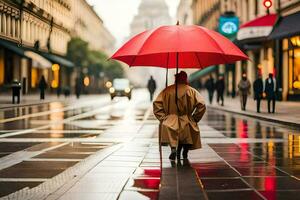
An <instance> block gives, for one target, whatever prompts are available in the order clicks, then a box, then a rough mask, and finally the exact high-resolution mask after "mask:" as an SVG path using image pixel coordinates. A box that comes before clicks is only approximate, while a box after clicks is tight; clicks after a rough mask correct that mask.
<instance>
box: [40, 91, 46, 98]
mask: <svg viewBox="0 0 300 200" xmlns="http://www.w3.org/2000/svg"><path fill="white" fill-rule="evenodd" d="M40 99H45V90H41V95H40Z"/></svg>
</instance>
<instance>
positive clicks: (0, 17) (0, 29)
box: [0, 13, 3, 33]
mask: <svg viewBox="0 0 300 200" xmlns="http://www.w3.org/2000/svg"><path fill="white" fill-rule="evenodd" d="M2 15H3V14H2V13H0V33H2V29H3V25H2Z"/></svg>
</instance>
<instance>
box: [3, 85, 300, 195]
mask: <svg viewBox="0 0 300 200" xmlns="http://www.w3.org/2000/svg"><path fill="white" fill-rule="evenodd" d="M145 96H146V93H145V91H143V90H138V91H136V92H135V93H134V95H133V99H132V101H128V100H127V99H123V98H120V99H116V100H114V101H113V102H111V101H110V99H109V96H101V97H99V99H97V98H96V99H95V97H93V99H90V101H89V102H88V101H86V100H85V101H81V100H78V101H77V102H75V103H74V102H73V103H72V104H70V103H67V102H66V103H63V102H52V103H46V104H41V105H36V106H34V105H33V106H26V107H20V108H12V109H1V110H0V115H1V116H3V117H2V118H1V119H0V130H1V132H0V199H22V200H23V199H49V200H50V199H62V200H66V199H72V200H73V199H122V200H128V199H130V200H131V199H132V200H135V199H136V200H140V199H141V200H143V199H172V200H173V199H184V200H185V199H213V200H214V199H244V200H246V199H283V200H289V199H297V198H298V196H297V194H299V193H300V131H299V130H296V129H293V128H291V127H287V126H284V125H280V124H274V123H271V122H265V121H261V120H257V119H255V118H248V117H245V116H240V115H234V114H231V113H227V112H224V111H220V110H214V109H212V108H209V109H208V111H207V113H206V115H205V116H204V118H203V120H202V121H201V122H200V123H199V126H200V130H201V137H202V143H203V148H202V149H200V150H195V151H191V152H190V154H189V160H188V161H184V160H180V161H176V162H170V161H169V160H168V155H169V153H170V150H169V148H168V147H163V148H162V160H160V154H159V151H158V149H159V148H158V143H157V135H158V133H157V127H158V122H157V120H156V119H155V118H154V116H153V114H152V113H151V109H150V106H151V104H150V103H149V102H147V99H145ZM91 102H92V103H91ZM161 164H162V165H161ZM1 197H2V198H1Z"/></svg>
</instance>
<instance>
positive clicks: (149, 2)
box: [126, 0, 175, 87]
mask: <svg viewBox="0 0 300 200" xmlns="http://www.w3.org/2000/svg"><path fill="white" fill-rule="evenodd" d="M170 24H175V22H174V21H173V20H172V19H171V17H170V14H169V8H168V5H167V4H166V2H165V0H142V1H141V3H140V5H139V8H138V13H137V15H136V16H134V18H133V20H132V22H131V25H130V31H131V32H130V38H131V37H133V36H134V35H136V34H138V33H141V32H143V31H145V30H149V29H152V28H156V27H159V26H162V25H170ZM126 69H127V70H128V68H126ZM127 72H128V71H127ZM127 75H128V77H129V79H130V80H131V81H132V82H133V83H134V84H136V85H143V86H146V85H147V81H148V79H149V78H150V75H152V76H153V77H154V79H155V80H156V81H157V85H158V86H159V87H164V86H165V76H166V75H165V73H164V72H163V70H161V69H157V68H147V69H145V68H144V69H141V68H138V67H137V68H131V69H130V73H127ZM145 77H146V78H145ZM171 78H172V77H171V76H170V79H171ZM170 81H171V80H170Z"/></svg>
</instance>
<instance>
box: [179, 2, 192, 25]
mask: <svg viewBox="0 0 300 200" xmlns="http://www.w3.org/2000/svg"><path fill="white" fill-rule="evenodd" d="M192 3H193V0H180V2H179V5H178V7H177V15H176V17H177V20H178V21H179V23H180V24H184V25H192V24H193V10H192Z"/></svg>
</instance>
